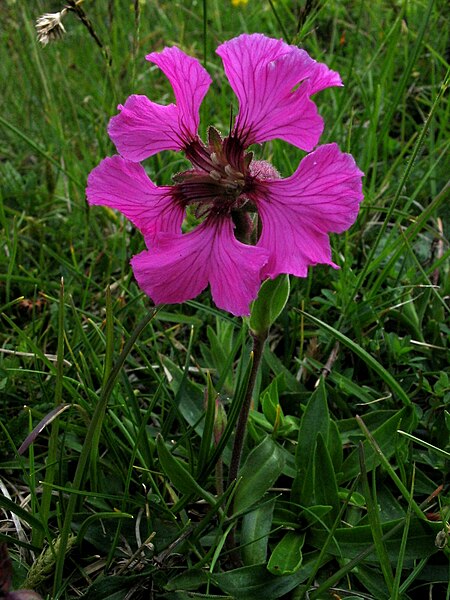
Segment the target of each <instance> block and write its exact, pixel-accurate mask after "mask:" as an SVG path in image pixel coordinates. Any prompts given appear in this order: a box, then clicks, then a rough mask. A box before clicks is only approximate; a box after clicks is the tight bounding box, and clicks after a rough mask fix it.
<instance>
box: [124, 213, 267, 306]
mask: <svg viewBox="0 0 450 600" xmlns="http://www.w3.org/2000/svg"><path fill="white" fill-rule="evenodd" d="M267 257H268V252H267V251H266V250H265V249H263V248H256V247H254V246H246V245H245V244H241V243H240V242H238V241H237V240H236V239H235V237H234V234H233V224H232V221H231V220H230V219H223V220H221V221H217V222H211V221H208V220H206V221H204V222H203V223H202V224H201V225H199V226H198V227H197V228H196V229H194V230H193V231H191V232H189V233H187V234H185V235H179V236H174V235H170V234H161V235H159V236H158V238H157V242H156V245H155V247H154V248H153V249H152V250H151V251H144V252H141V253H140V254H138V255H137V256H135V257H133V259H132V261H131V264H132V266H133V271H134V274H135V277H136V279H137V281H138V283H139V285H140V287H141V288H142V289H143V290H144V291H145V292H146V294H148V296H150V298H152V300H153V301H154V302H155V304H161V303H169V304H172V303H179V302H184V301H186V300H190V299H192V298H195V297H196V296H197V295H198V294H199V293H200V292H202V291H203V290H204V289H205V288H206V286H207V285H208V282H210V283H211V292H212V296H213V300H214V302H215V303H216V305H217V306H218V307H219V308H223V309H225V310H228V311H230V312H231V313H233V314H234V315H248V314H249V312H250V310H249V305H250V302H251V301H252V300H254V299H255V298H256V296H257V294H258V290H259V287H260V282H261V278H260V272H261V269H262V267H263V265H264V264H265V262H266V261H267Z"/></svg>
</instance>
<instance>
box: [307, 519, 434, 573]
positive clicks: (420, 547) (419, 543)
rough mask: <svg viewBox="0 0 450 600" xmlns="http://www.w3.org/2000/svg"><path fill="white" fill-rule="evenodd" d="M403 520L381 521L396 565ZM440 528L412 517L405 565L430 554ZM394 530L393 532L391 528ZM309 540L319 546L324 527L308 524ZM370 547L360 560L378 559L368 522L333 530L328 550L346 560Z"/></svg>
mask: <svg viewBox="0 0 450 600" xmlns="http://www.w3.org/2000/svg"><path fill="white" fill-rule="evenodd" d="M404 524H405V519H396V520H394V521H387V522H384V523H382V532H383V541H384V545H385V547H386V550H387V553H388V556H389V560H390V561H391V563H392V564H394V565H395V564H396V563H397V560H398V550H399V547H400V543H401V540H402V533H403V526H404ZM439 528H440V524H439V523H430V522H426V521H422V520H419V519H417V518H413V519H411V525H410V531H409V535H408V543H407V547H406V552H405V564H407V563H408V562H411V561H414V560H416V559H420V558H425V557H429V556H431V555H432V554H434V553H435V552H437V548H436V547H435V545H434V540H435V536H436V533H437V532H438V530H439ZM394 529H395V531H394V532H393V533H392V531H393V530H394ZM309 532H310V534H309V536H308V543H309V544H312V545H313V546H315V547H316V548H321V547H322V546H323V544H324V543H325V540H326V539H327V535H328V532H327V531H325V530H324V529H323V528H321V529H319V528H316V527H311V528H310V530H309ZM369 548H372V550H371V551H370V553H368V554H367V556H364V559H363V560H368V561H370V562H374V561H376V562H378V557H377V554H376V551H375V545H374V544H373V532H372V528H371V526H370V525H357V526H355V527H345V528H344V527H341V528H338V529H336V531H335V533H334V542H333V543H331V544H330V546H329V548H328V552H329V553H330V554H333V555H335V556H339V557H342V556H345V557H346V559H353V558H355V557H356V556H357V555H358V554H360V553H363V552H367V551H368V549H369Z"/></svg>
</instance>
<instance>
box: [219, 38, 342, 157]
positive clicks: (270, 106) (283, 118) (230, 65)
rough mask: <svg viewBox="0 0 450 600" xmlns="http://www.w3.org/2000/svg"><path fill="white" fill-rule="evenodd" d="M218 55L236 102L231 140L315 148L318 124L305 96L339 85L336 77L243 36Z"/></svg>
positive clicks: (287, 49) (274, 43)
mask: <svg viewBox="0 0 450 600" xmlns="http://www.w3.org/2000/svg"><path fill="white" fill-rule="evenodd" d="M217 54H219V56H221V58H222V60H223V64H224V68H225V73H226V75H227V77H228V79H229V82H230V85H231V87H232V88H233V90H234V92H235V94H236V96H237V97H238V100H239V113H238V115H237V117H236V125H235V134H236V135H237V136H238V137H239V138H240V139H242V141H243V143H244V144H245V146H249V145H250V144H254V143H261V142H265V141H267V140H272V139H275V138H279V139H283V140H285V141H287V142H290V143H291V144H293V145H295V146H297V147H299V148H302V149H303V150H307V151H309V150H312V149H313V148H314V147H315V146H316V144H317V143H318V141H319V138H320V135H321V134H322V131H323V121H322V118H321V117H320V116H319V114H318V113H317V108H316V105H315V104H314V102H312V101H311V100H310V96H311V95H312V94H314V93H316V92H318V91H320V90H323V89H324V88H326V87H330V86H335V85H342V83H341V79H340V77H339V74H338V73H336V72H334V71H331V70H330V69H328V67H327V66H326V65H324V64H321V63H317V62H316V61H315V60H313V59H312V58H311V57H310V56H309V55H308V53H307V52H305V51H304V50H301V49H299V48H297V47H296V46H289V45H288V44H286V43H284V42H283V41H282V40H275V39H272V38H268V37H266V36H264V35H262V34H252V35H247V34H243V35H241V36H239V37H237V38H234V39H232V40H230V41H228V42H225V43H224V44H222V45H221V46H219V47H218V49H217ZM298 84H300V85H299V87H297V88H296V86H297V85H298Z"/></svg>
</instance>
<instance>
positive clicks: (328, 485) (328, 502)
mask: <svg viewBox="0 0 450 600" xmlns="http://www.w3.org/2000/svg"><path fill="white" fill-rule="evenodd" d="M314 501H315V504H318V505H324V506H331V507H332V510H331V512H329V513H327V514H326V515H325V516H324V522H325V524H326V525H328V526H329V527H331V526H332V524H333V522H334V520H335V519H336V517H337V516H338V513H339V493H338V487H337V483H336V476H335V472H334V467H333V463H332V462H331V458H330V454H329V452H328V448H327V446H326V445H325V441H324V439H323V437H322V434H321V433H319V434H318V435H317V444H316V450H315V453H314Z"/></svg>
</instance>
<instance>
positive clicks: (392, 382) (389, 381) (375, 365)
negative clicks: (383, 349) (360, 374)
mask: <svg viewBox="0 0 450 600" xmlns="http://www.w3.org/2000/svg"><path fill="white" fill-rule="evenodd" d="M299 312H300V313H301V314H302V315H304V316H305V317H306V318H307V319H309V320H310V321H312V322H313V323H315V324H316V325H317V326H318V327H320V328H321V329H324V330H325V331H328V333H331V335H333V336H334V337H335V338H336V339H337V340H339V341H340V342H341V343H342V344H344V345H345V346H347V348H350V350H352V352H354V353H355V354H356V355H357V356H359V357H360V358H361V360H363V361H364V362H365V363H366V365H367V366H369V367H370V368H371V369H373V370H374V371H375V373H377V375H379V376H380V378H381V379H382V380H383V381H384V383H385V384H386V385H387V386H388V387H389V388H390V389H391V390H392V391H393V392H394V393H395V394H397V396H398V397H399V398H400V400H401V401H402V402H403V403H404V404H405V406H411V404H412V402H411V400H410V398H409V396H408V394H407V393H406V392H405V390H404V389H403V388H402V387H401V385H400V384H399V383H398V382H397V380H396V379H395V377H394V376H393V375H391V374H390V373H389V372H388V371H386V369H385V368H384V367H383V365H381V364H380V363H379V362H378V361H377V360H375V359H374V358H373V356H371V355H370V354H369V353H368V352H367V351H366V350H364V348H361V346H359V345H358V344H356V343H355V342H354V341H353V340H351V339H350V338H348V337H347V336H346V335H344V334H343V333H341V332H340V331H338V330H337V329H335V328H334V327H331V325H328V324H327V323H324V322H323V321H321V320H320V319H317V317H313V316H312V315H310V314H308V313H306V312H304V311H303V310H300V311H299Z"/></svg>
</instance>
